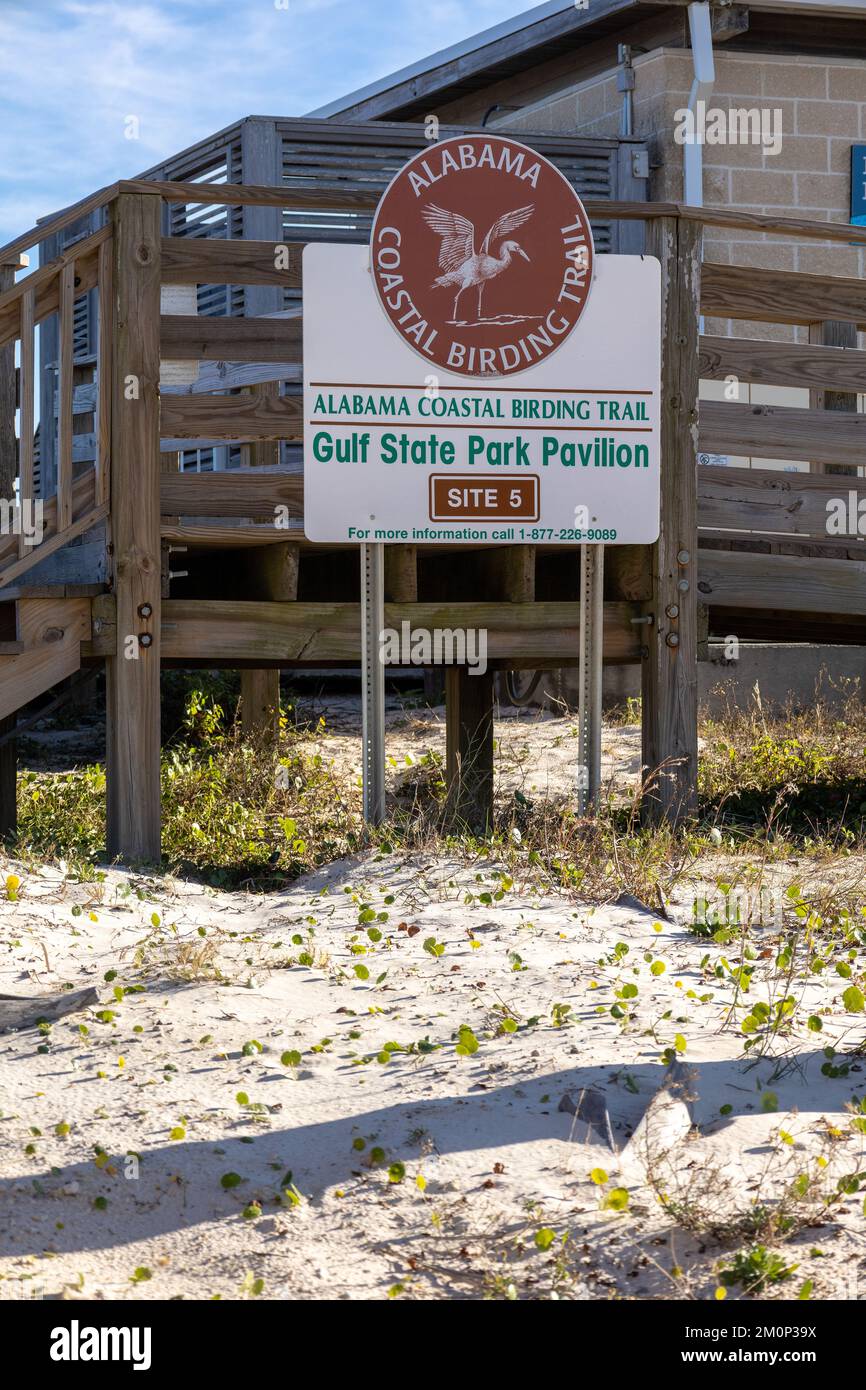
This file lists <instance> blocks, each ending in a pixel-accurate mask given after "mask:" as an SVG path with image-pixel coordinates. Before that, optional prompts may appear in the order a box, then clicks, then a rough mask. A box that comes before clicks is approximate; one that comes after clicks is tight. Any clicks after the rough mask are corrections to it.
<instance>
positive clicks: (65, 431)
mask: <svg viewBox="0 0 866 1390" xmlns="http://www.w3.org/2000/svg"><path fill="white" fill-rule="evenodd" d="M74 340H75V262H74V261H67V262H66V264H65V265H64V267H63V269H62V270H61V272H60V371H59V382H58V402H59V404H58V420H57V530H58V531H65V530H66V529H67V528H68V526H69V524H70V522H71V521H72V391H73V386H74V370H75V369H74V364H73V354H74V345H75V342H74Z"/></svg>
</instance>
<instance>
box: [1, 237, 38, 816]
mask: <svg viewBox="0 0 866 1390" xmlns="http://www.w3.org/2000/svg"><path fill="white" fill-rule="evenodd" d="M14 283H15V266H14V264H13V263H11V262H10V263H9V264H6V265H3V264H0V293H2V292H5V291H6V290H9V289H11V287H12V286H13V285H14ZM28 303H29V305H30V307H31V309H32V304H33V299H32V296H29V297H28ZM24 356H25V345H24V339H23V324H22V346H21V357H22V383H21V389H22V392H23V390H24V387H25V381H24V379H23V378H24V371H25V367H24ZM27 366H28V368H29V374H28V376H27V382H26V384H27V385H28V386H29V388H30V392H31V397H30V399H31V401H32V399H33V397H32V391H33V332H32V328H31V330H30V337H29V357H28V362H27ZM15 405H16V388H15V343H14V341H11V342H9V343H8V344H7V345H6V346H5V347H2V348H0V498H2V499H3V500H4V501H6V502H11V501H12V500H13V498H14V496H15V477H16V474H17V472H18V449H17V447H16V443H15ZM30 422H31V435H32V410H31V415H30ZM24 425H25V411H24V409H23V406H22V411H21V439H22V461H23V441H24ZM32 447H33V446H32V438H31V451H32ZM30 457H31V461H32V452H31V455H30ZM21 495H22V497H32V496H33V485H32V481H31V484H30V489H29V491H28V492H26V493H25V492H24V489H23V483H22V491H21ZM14 539H15V544H16V546H17V545H18V543H19V541H20V542H21V543H22V544H23V536H22V537H15V538H14ZM0 592H2V591H0ZM9 611H14V610H9ZM14 727H15V716H14V715H11V716H9V717H8V718H7V719H3V720H0V734H8V733H10V732H11V731H12V729H14ZM17 771H18V750H17V744H16V741H15V739H14V738H13V739H10V740H9V741H8V742H7V743H4V744H0V837H2V838H4V839H5V838H6V837H7V836H8V837H11V836H14V834H15V831H16V829H17V803H16V798H17Z"/></svg>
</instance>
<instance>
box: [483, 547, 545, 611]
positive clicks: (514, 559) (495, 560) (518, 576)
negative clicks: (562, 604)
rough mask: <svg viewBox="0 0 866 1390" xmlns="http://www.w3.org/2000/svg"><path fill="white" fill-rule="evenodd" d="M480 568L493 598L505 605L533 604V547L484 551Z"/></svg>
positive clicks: (499, 548)
mask: <svg viewBox="0 0 866 1390" xmlns="http://www.w3.org/2000/svg"><path fill="white" fill-rule="evenodd" d="M483 566H484V569H485V570H486V572H487V575H488V578H489V580H490V582H491V583H492V585H493V592H494V593H495V594H496V597H497V598H501V599H505V600H506V601H507V602H508V603H534V602H535V547H534V546H531V545H504V546H500V547H498V548H496V549H492V550H488V551H486V552H485V553H484V556H483Z"/></svg>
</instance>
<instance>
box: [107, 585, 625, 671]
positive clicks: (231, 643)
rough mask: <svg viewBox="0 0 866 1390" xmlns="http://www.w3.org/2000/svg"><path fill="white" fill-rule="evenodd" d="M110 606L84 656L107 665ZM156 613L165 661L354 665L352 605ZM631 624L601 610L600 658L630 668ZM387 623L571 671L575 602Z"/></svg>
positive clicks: (486, 608) (112, 630)
mask: <svg viewBox="0 0 866 1390" xmlns="http://www.w3.org/2000/svg"><path fill="white" fill-rule="evenodd" d="M113 604H114V599H113V596H112V595H105V596H103V597H101V598H98V599H96V600H94V604H93V612H94V617H95V618H96V617H97V615H98V619H99V626H100V631H99V632H96V631H95V632H94V636H93V640H92V642H91V643H90V644H89V646H88V649H87V654H88V656H91V657H96V656H107V655H111V653H112V652H113V651H114V650H116V647H117V640H118V639H117V628H116V624H115V622H114V619H113V617H111V611H112V609H113ZM162 607H163V620H164V625H165V626H164V631H163V641H162V654H163V656H164V657H165V658H166V659H167V660H168V659H172V660H183V659H186V660H190V661H202V660H205V661H206V660H214V661H217V662H225V663H233V662H241V661H250V662H254V663H256V664H259V665H263V664H265V663H271V664H278V665H283V666H288V665H293V664H296V663H300V664H306V665H310V666H315V665H316V664H317V662H321V661H359V660H360V657H361V626H360V625H361V609H360V605H359V604H357V603H306V602H300V603H277V602H244V601H243V600H234V601H229V600H218V599H168V600H165V601H164V602H163V606H162ZM636 615H637V608H636V605H634V604H629V603H606V604H605V606H604V644H605V645H604V653H605V659H608V660H612V661H636V660H637V659H638V657H639V654H640V638H639V636H638V634H639V633H640V631H641V629H640V628H638V627H635V626H634V625H633V624H632V621H631V620H632V618H634V617H635V616H636ZM385 621H386V623H387V624H388V626H389V627H396V628H397V630H398V631H399V629H400V624H401V623H402V622H404V621H405V622H408V623H410V625H412V626H413V627H417V628H425V629H426V630H428V631H429V630H430V629H431V628H436V627H440V628H459V627H484V628H486V629H487V634H488V639H487V641H488V649H487V654H488V660H491V661H494V660H496V661H500V660H502V661H506V660H507V661H520V660H523V661H524V662H529V663H530V664H535V663H536V662H538V661H542V662H544V661H546V662H548V663H550V662H555V663H556V664H557V665H573V664H574V662H575V661H576V653H577V651H578V632H579V627H580V609H579V605H578V604H577V603H441V604H437V603H388V604H386V605H385Z"/></svg>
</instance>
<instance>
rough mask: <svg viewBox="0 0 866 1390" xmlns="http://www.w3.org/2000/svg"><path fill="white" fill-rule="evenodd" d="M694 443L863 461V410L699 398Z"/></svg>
mask: <svg viewBox="0 0 866 1390" xmlns="http://www.w3.org/2000/svg"><path fill="white" fill-rule="evenodd" d="M698 440H699V447H700V449H701V450H703V451H704V452H706V453H712V454H745V455H749V456H757V457H759V458H780V459H796V460H807V461H810V462H812V463H843V464H863V463H866V415H856V414H854V413H850V414H849V413H848V412H844V413H843V412H841V411H838V412H837V411H825V410H797V409H796V408H791V407H790V406H781V405H739V404H734V403H730V404H729V403H727V402H724V401H701V402H700V405H699V409H698Z"/></svg>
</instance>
